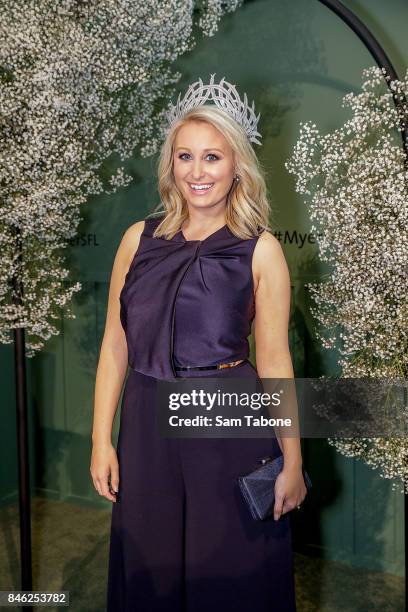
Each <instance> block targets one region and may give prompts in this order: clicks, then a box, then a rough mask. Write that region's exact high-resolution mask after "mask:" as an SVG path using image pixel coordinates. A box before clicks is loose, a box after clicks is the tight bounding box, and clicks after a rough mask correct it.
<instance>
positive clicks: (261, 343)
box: [252, 232, 306, 518]
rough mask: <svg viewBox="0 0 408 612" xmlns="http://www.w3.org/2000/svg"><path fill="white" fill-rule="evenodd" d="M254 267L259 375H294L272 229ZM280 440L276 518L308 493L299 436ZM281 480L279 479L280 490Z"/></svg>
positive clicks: (281, 261) (280, 262)
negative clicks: (281, 474)
mask: <svg viewBox="0 0 408 612" xmlns="http://www.w3.org/2000/svg"><path fill="white" fill-rule="evenodd" d="M252 269H253V274H254V284H255V287H256V290H255V309H256V315H255V324H254V330H255V346H256V367H257V371H258V374H259V376H260V377H261V378H294V372H293V366H292V359H291V355H290V350H289V339H288V327H289V313H290V277H289V270H288V266H287V263H286V260H285V256H284V254H283V251H282V248H281V246H280V244H279V242H278V240H277V239H276V238H275V237H274V236H273V235H272V234H270V233H269V232H264V233H263V234H262V235H261V236H260V237H259V239H258V242H257V244H256V247H255V250H254V255H253V264H252ZM277 439H278V442H279V444H280V447H281V450H282V453H283V456H284V470H283V472H284V473H285V475H288V479H287V482H286V487H283V488H282V491H281V492H282V498H281V496H280V495H278V494H277V492H276V491H275V493H276V495H275V497H276V499H277V504H276V505H275V508H276V511H275V518H276V516H277V515H278V514H280V513H279V508H280V510H282V506H283V512H285V511H287V510H290V509H292V508H293V507H295V506H297V505H298V504H300V503H301V501H302V500H303V498H304V496H305V494H306V487H305V485H304V482H303V476H302V472H301V469H302V456H301V447H300V439H299V438H298V437H293V436H292V437H286V438H285V437H280V436H279V435H277ZM282 480H284V479H283V478H282V479H280V480H279V478H278V480H277V489H278V490H279V485H280V484H282V483H281V481H282ZM278 481H279V482H278ZM278 493H279V491H278ZM285 497H286V501H285V499H284V498H285ZM280 501H282V505H281V506H280V505H279V503H280ZM284 501H285V504H284V505H283V502H284Z"/></svg>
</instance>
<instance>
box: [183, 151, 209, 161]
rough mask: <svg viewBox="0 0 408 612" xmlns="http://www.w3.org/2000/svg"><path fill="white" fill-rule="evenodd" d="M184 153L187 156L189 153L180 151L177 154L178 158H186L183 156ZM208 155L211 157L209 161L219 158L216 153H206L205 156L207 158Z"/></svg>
mask: <svg viewBox="0 0 408 612" xmlns="http://www.w3.org/2000/svg"><path fill="white" fill-rule="evenodd" d="M185 155H187V156H188V155H189V153H181V154H180V155H179V158H180V159H186V158H185ZM208 157H211V158H212V159H210V160H209V161H215V160H216V159H219V158H218V156H217V155H215V154H214V153H208V155H207V158H208Z"/></svg>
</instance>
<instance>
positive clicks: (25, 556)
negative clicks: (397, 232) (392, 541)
mask: <svg viewBox="0 0 408 612" xmlns="http://www.w3.org/2000/svg"><path fill="white" fill-rule="evenodd" d="M318 1H319V2H321V4H324V5H325V6H327V7H328V8H329V9H331V10H332V11H333V12H334V13H335V14H336V15H337V16H338V17H340V18H341V19H342V20H343V21H344V22H345V23H346V24H347V25H348V26H349V27H350V28H351V29H352V30H353V31H354V32H355V33H356V34H357V36H358V37H359V38H360V39H361V41H362V42H363V44H364V45H365V46H366V48H367V49H368V50H369V52H370V53H371V55H372V56H373V58H374V59H375V61H376V63H377V65H378V66H380V67H381V68H385V69H386V71H387V74H388V75H389V78H388V80H386V82H387V85H388V86H389V84H390V80H398V76H397V73H396V71H395V70H394V68H393V66H392V64H391V62H390V60H389V59H388V57H387V55H386V53H385V51H384V50H383V49H382V47H381V46H380V45H379V43H378V41H377V40H376V39H375V38H374V36H373V35H372V34H371V32H370V31H369V30H368V28H367V27H366V26H365V25H364V24H363V22H362V21H361V20H360V19H359V18H358V17H357V16H356V15H354V13H352V12H351V11H350V10H349V9H348V8H346V7H345V6H344V5H343V4H342V3H341V2H339V1H338V0H318ZM394 102H395V105H396V106H398V105H399V104H401V101H399V100H398V99H397V98H396V97H395V96H394ZM403 102H404V103H405V100H404V101H403ZM401 128H402V130H401V136H402V141H403V147H404V150H405V153H406V154H407V157H408V132H407V126H406V125H402V126H401ZM15 233H16V244H17V247H18V249H17V250H18V251H19V252H20V257H21V235H20V230H19V228H16V230H15ZM13 286H14V289H15V290H17V295H18V297H17V298H15V300H14V302H15V303H16V304H17V305H19V304H20V303H21V296H22V295H23V289H24V288H23V287H22V284H21V281H20V280H19V279H17V278H14V279H13ZM14 363H15V388H16V419H17V453H18V479H19V510H20V513H19V514H20V554H21V588H22V590H28V591H30V590H32V567H31V565H32V559H31V500H30V469H29V448H28V419H27V373H26V360H25V329H24V328H15V329H14ZM407 527H408V500H407V495H405V559H407V554H408V537H407V536H408V534H407ZM405 586H406V587H407V572H406V571H405ZM406 605H407V604H406ZM27 608H28V610H31V609H32V608H31V607H29V606H27ZM406 609H407V608H406Z"/></svg>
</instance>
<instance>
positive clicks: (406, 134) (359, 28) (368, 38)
mask: <svg viewBox="0 0 408 612" xmlns="http://www.w3.org/2000/svg"><path fill="white" fill-rule="evenodd" d="M318 1H319V2H320V3H321V4H324V5H325V6H327V8H329V9H330V10H332V11H333V12H334V13H336V15H337V16H338V17H340V19H342V20H343V21H344V22H345V23H346V24H347V25H348V26H349V27H350V28H351V29H352V30H353V32H354V33H355V34H357V36H358V37H359V39H360V40H361V41H362V42H363V44H364V45H365V46H366V48H367V49H368V51H369V52H370V53H371V55H372V56H373V58H374V59H375V61H376V63H377V65H378V66H379V67H380V68H385V70H386V73H387V74H386V75H384V76H385V82H386V84H387V85H388V87H390V83H391V81H397V80H399V78H398V75H397V73H396V71H395V69H394V67H393V65H392V64H391V61H390V60H389V58H388V56H387V54H386V53H385V51H384V49H383V48H382V47H381V45H380V44H379V43H378V41H377V40H376V39H375V38H374V36H373V35H372V34H371V32H370V30H369V29H368V28H367V27H366V26H365V25H364V23H363V22H362V21H361V19H359V18H358V17H357V16H356V15H355V14H354V13H352V11H350V9H348V8H347V7H345V6H344V4H342V3H341V2H339V0H318ZM390 91H391V92H392V94H393V100H394V104H395V106H396V107H400V106H402V105H406V103H407V101H406V99H405V98H404V99H402V100H400V99H398V98H397V96H396V95H395V94H394V92H393V91H392V90H391V89H390ZM400 126H401V138H402V146H403V149H404V151H405V155H406V157H405V167H406V168H407V169H408V126H407V124H406V123H405V122H404V123H403V122H401V124H400ZM404 391H405V393H404V400H405V401H404V405H406V404H407V397H406V388H405V389H404ZM404 531H405V610H406V611H407V610H408V598H407V592H408V572H407V558H408V495H407V494H405V493H404Z"/></svg>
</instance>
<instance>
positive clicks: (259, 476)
mask: <svg viewBox="0 0 408 612" xmlns="http://www.w3.org/2000/svg"><path fill="white" fill-rule="evenodd" d="M259 463H261V464H262V465H261V467H259V468H257V469H256V470H254V471H253V472H250V473H249V474H246V475H245V476H240V477H239V478H238V485H239V488H240V490H241V492H242V495H243V497H244V499H245V501H246V503H247V505H248V507H249V510H250V512H251V514H252V517H253V518H254V519H255V520H258V521H262V520H264V519H266V518H267V517H268V516H270V515H271V514H273V508H274V503H275V481H276V478H277V477H278V475H279V473H280V472H281V470H282V468H283V455H279V457H276V458H275V459H272V457H264V458H263V459H260V460H259ZM302 473H303V478H304V481H305V485H306V488H308V489H310V487H311V486H312V481H311V480H310V477H309V475H308V473H307V472H306V470H305V469H302Z"/></svg>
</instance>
